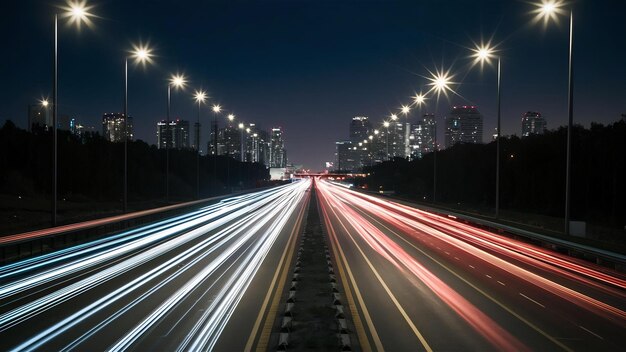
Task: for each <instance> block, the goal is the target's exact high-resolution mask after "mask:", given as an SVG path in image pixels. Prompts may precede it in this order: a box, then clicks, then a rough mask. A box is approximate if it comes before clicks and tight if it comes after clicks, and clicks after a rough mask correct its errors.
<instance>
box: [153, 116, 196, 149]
mask: <svg viewBox="0 0 626 352" xmlns="http://www.w3.org/2000/svg"><path fill="white" fill-rule="evenodd" d="M168 144H169V147H170V148H171V149H188V148H189V147H190V145H191V144H190V136H189V121H186V120H181V119H176V120H174V121H170V123H169V129H168V128H167V122H166V121H165V120H163V121H161V122H158V123H157V147H158V148H159V149H163V148H166V146H167V145H168Z"/></svg>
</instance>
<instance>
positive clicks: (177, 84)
mask: <svg viewBox="0 0 626 352" xmlns="http://www.w3.org/2000/svg"><path fill="white" fill-rule="evenodd" d="M186 84H187V79H186V78H185V76H184V75H182V74H175V75H172V76H171V77H170V80H169V83H168V84H167V118H166V121H165V200H166V201H169V200H170V144H172V143H173V142H174V136H173V135H172V131H171V130H170V110H171V105H172V102H171V101H172V87H174V88H175V89H182V88H184V87H185V85H186Z"/></svg>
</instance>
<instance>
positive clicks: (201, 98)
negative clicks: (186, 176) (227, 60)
mask: <svg viewBox="0 0 626 352" xmlns="http://www.w3.org/2000/svg"><path fill="white" fill-rule="evenodd" d="M194 99H195V101H196V103H198V119H197V120H196V131H195V134H196V199H200V109H201V108H202V104H204V103H205V102H206V99H207V95H206V92H205V91H203V90H196V92H195V94H194Z"/></svg>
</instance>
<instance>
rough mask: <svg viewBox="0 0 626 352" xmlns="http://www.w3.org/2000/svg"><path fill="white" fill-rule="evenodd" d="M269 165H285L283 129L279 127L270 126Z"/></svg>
mask: <svg viewBox="0 0 626 352" xmlns="http://www.w3.org/2000/svg"><path fill="white" fill-rule="evenodd" d="M270 138H271V139H270V163H269V164H270V165H269V166H270V167H286V166H287V156H286V154H285V142H284V141H283V130H282V129H281V128H280V127H274V128H272V135H271V137H270Z"/></svg>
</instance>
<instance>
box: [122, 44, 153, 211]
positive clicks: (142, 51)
mask: <svg viewBox="0 0 626 352" xmlns="http://www.w3.org/2000/svg"><path fill="white" fill-rule="evenodd" d="M129 54H130V55H126V56H125V57H124V201H123V209H124V213H126V212H128V58H129V57H130V58H131V59H133V60H134V63H135V65H140V64H141V65H144V66H145V65H146V63H152V50H151V49H150V48H149V47H148V46H147V45H143V44H139V45H133V50H131V51H130V52H129Z"/></svg>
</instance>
